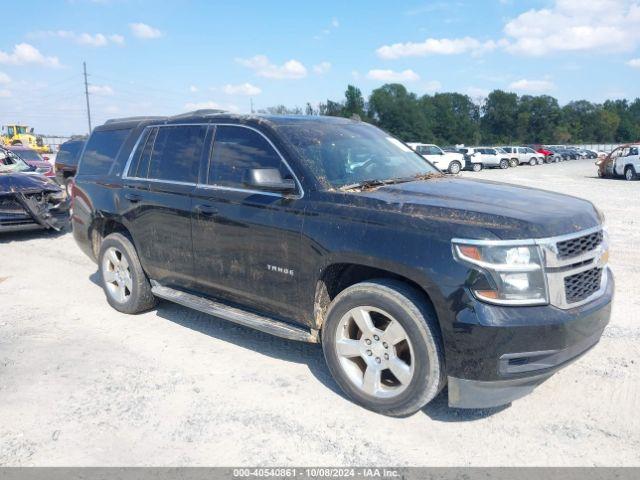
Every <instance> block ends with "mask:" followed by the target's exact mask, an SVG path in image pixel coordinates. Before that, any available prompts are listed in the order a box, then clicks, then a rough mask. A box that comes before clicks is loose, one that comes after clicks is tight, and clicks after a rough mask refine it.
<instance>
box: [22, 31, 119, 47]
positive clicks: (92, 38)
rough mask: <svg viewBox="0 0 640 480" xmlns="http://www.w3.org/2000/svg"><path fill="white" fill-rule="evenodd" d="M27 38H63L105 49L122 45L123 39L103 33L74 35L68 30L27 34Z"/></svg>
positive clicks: (115, 34) (116, 35)
mask: <svg viewBox="0 0 640 480" xmlns="http://www.w3.org/2000/svg"><path fill="white" fill-rule="evenodd" d="M28 36H29V37H30V38H47V37H57V38H63V39H67V40H72V41H74V42H76V43H78V44H79V45H88V46H90V47H106V46H107V45H109V44H115V45H124V37H123V36H122V35H118V34H117V33H113V34H110V35H105V34H103V33H76V32H72V31H70V30H43V31H38V32H32V33H29V34H28Z"/></svg>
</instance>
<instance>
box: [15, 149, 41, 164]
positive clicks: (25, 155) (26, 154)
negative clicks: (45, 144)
mask: <svg viewBox="0 0 640 480" xmlns="http://www.w3.org/2000/svg"><path fill="white" fill-rule="evenodd" d="M13 153H15V154H16V155H18V156H19V157H20V158H22V159H23V160H25V161H27V162H28V161H32V162H44V160H43V159H42V157H41V156H40V154H39V153H38V152H36V151H35V150H29V149H28V148H25V149H24V150H14V151H13Z"/></svg>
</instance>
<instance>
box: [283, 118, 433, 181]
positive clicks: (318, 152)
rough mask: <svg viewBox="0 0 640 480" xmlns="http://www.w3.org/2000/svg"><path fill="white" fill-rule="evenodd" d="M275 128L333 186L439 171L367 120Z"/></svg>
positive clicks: (409, 176)
mask: <svg viewBox="0 0 640 480" xmlns="http://www.w3.org/2000/svg"><path fill="white" fill-rule="evenodd" d="M277 129H278V131H279V132H280V133H281V134H282V135H283V136H284V137H285V138H286V139H287V140H288V141H289V142H291V144H293V146H294V147H296V148H297V149H298V151H299V152H300V154H301V155H302V156H303V157H304V158H305V159H306V160H308V161H310V162H311V164H312V165H311V168H312V169H313V170H314V171H315V173H316V174H317V175H318V176H319V177H321V178H326V180H327V182H328V183H329V184H330V185H331V187H333V188H340V187H344V186H346V185H353V184H357V183H361V182H367V181H373V180H391V179H401V178H402V179H404V178H411V177H416V176H421V175H428V174H433V173H438V172H439V171H438V170H437V169H436V168H435V167H433V166H432V165H431V164H430V163H429V162H428V161H427V160H425V159H424V158H423V157H421V156H420V155H418V154H417V153H415V152H414V151H413V150H411V149H410V148H409V147H407V146H406V145H405V144H403V143H402V142H400V141H399V140H397V139H395V138H393V137H391V136H389V135H388V134H386V133H385V132H383V131H382V130H380V129H378V128H376V127H374V126H372V125H369V124H366V123H357V124H343V125H338V124H329V123H328V124H323V123H320V122H317V123H316V122H314V123H312V124H306V125H282V126H279V127H277Z"/></svg>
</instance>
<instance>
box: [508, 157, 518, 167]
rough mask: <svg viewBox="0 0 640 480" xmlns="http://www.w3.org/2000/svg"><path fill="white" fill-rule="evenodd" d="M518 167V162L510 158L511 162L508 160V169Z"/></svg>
mask: <svg viewBox="0 0 640 480" xmlns="http://www.w3.org/2000/svg"><path fill="white" fill-rule="evenodd" d="M518 165H520V162H518V160H517V159H515V158H512V159H511V160H509V166H510V167H517V166H518Z"/></svg>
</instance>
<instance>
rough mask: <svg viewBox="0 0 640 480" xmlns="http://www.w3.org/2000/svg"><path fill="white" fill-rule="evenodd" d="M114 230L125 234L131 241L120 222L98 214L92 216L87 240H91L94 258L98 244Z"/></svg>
mask: <svg viewBox="0 0 640 480" xmlns="http://www.w3.org/2000/svg"><path fill="white" fill-rule="evenodd" d="M116 232H117V233H122V234H124V235H126V236H127V237H129V239H130V240H132V242H133V239H132V237H131V233H130V232H129V230H128V229H127V227H125V226H124V224H123V223H122V222H120V221H118V220H116V219H113V218H110V217H102V216H100V217H96V218H94V220H93V221H92V222H91V225H90V227H89V241H90V242H91V251H92V253H93V257H94V260H96V261H97V258H98V253H99V252H100V246H101V245H102V241H103V240H104V238H105V237H106V236H107V235H109V234H111V233H116Z"/></svg>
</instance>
